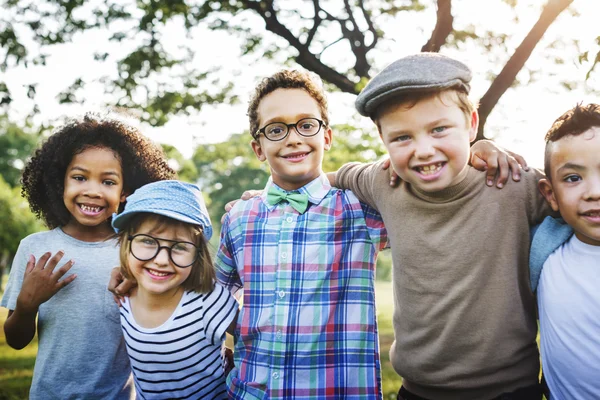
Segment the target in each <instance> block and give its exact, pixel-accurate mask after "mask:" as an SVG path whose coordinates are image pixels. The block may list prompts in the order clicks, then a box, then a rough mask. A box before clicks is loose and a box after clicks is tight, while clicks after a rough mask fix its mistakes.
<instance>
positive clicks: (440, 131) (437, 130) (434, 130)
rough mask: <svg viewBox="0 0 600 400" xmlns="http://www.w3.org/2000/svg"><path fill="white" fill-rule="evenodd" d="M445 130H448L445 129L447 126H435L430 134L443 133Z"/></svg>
mask: <svg viewBox="0 0 600 400" xmlns="http://www.w3.org/2000/svg"><path fill="white" fill-rule="evenodd" d="M446 129H448V127H447V126H436V127H435V128H433V129H432V130H431V132H433V133H442V132H444V131H445V130H446Z"/></svg>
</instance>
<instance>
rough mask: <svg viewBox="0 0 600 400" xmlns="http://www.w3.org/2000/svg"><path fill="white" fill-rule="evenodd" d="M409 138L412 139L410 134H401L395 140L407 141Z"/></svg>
mask: <svg viewBox="0 0 600 400" xmlns="http://www.w3.org/2000/svg"><path fill="white" fill-rule="evenodd" d="M409 140H410V135H400V136H397V137H396V138H395V139H394V141H395V142H407V141H409Z"/></svg>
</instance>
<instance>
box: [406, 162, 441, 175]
mask: <svg viewBox="0 0 600 400" xmlns="http://www.w3.org/2000/svg"><path fill="white" fill-rule="evenodd" d="M445 164H446V163H445V162H438V163H435V164H429V165H418V166H416V167H413V170H414V171H417V172H418V173H419V174H421V175H425V176H430V175H435V174H437V173H438V172H440V171H441V170H442V168H443V167H444V165H445Z"/></svg>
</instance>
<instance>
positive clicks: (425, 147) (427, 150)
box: [415, 137, 435, 160]
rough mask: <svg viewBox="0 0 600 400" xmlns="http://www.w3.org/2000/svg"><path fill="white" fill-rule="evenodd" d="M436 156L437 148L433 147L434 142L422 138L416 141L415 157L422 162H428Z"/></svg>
mask: <svg viewBox="0 0 600 400" xmlns="http://www.w3.org/2000/svg"><path fill="white" fill-rule="evenodd" d="M434 154H435V148H434V147H433V143H432V141H431V140H430V139H429V138H428V137H426V138H420V139H418V140H416V141H415V157H416V158H418V159H421V160H426V159H428V158H431V157H433V156H434Z"/></svg>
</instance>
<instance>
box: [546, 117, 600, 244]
mask: <svg viewBox="0 0 600 400" xmlns="http://www.w3.org/2000/svg"><path fill="white" fill-rule="evenodd" d="M549 146H551V147H550V148H549V149H548V152H547V154H548V155H549V156H550V163H549V165H550V180H548V179H542V180H541V181H540V184H539V185H540V190H541V191H542V193H543V194H544V196H545V197H546V200H548V202H549V203H550V205H551V206H552V209H553V210H554V211H559V212H560V215H561V216H562V218H563V219H564V220H565V222H566V223H567V224H569V225H570V226H571V227H572V228H573V229H574V230H575V236H577V238H578V239H579V240H581V241H582V242H584V243H587V244H591V245H594V246H600V157H599V154H600V127H594V128H591V129H589V130H587V131H585V132H583V133H581V134H579V135H567V136H564V137H562V138H560V139H559V140H557V141H555V142H551V143H549Z"/></svg>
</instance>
